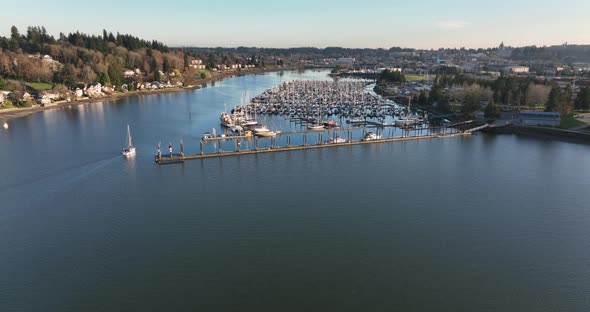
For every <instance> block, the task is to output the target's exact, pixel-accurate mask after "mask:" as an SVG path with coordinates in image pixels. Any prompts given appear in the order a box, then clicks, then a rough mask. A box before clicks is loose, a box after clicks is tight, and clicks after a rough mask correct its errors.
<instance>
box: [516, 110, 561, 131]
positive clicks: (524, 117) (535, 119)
mask: <svg viewBox="0 0 590 312" xmlns="http://www.w3.org/2000/svg"><path fill="white" fill-rule="evenodd" d="M518 119H519V121H520V124H521V125H523V126H553V127H557V126H559V124H560V123H561V116H560V113H559V112H541V111H520V112H519V113H518Z"/></svg>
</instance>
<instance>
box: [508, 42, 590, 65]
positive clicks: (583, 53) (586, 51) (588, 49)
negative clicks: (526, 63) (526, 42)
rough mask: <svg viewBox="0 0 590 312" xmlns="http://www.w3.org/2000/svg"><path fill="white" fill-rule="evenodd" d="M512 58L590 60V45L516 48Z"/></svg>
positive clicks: (568, 60) (565, 61) (566, 61)
mask: <svg viewBox="0 0 590 312" xmlns="http://www.w3.org/2000/svg"><path fill="white" fill-rule="evenodd" d="M512 58H513V59H517V60H530V59H534V60H546V61H562V62H564V63H572V62H590V45H561V46H550V47H537V46H528V47H522V48H516V49H514V50H513V51H512Z"/></svg>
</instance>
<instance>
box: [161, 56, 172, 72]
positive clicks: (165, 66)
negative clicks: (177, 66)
mask: <svg viewBox="0 0 590 312" xmlns="http://www.w3.org/2000/svg"><path fill="white" fill-rule="evenodd" d="M170 70H171V68H170V61H169V60H168V58H167V57H165V58H164V62H163V63H162V71H163V72H164V73H166V74H167V73H169V72H170Z"/></svg>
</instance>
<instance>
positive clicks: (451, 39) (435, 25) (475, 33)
mask: <svg viewBox="0 0 590 312" xmlns="http://www.w3.org/2000/svg"><path fill="white" fill-rule="evenodd" d="M589 12H590V1H589V0H559V1H557V0H553V1H549V0H537V1H532V0H512V1H507V0H496V1H489V0H488V1H479V0H471V1H467V0H447V1H432V0H422V1H412V0H405V1H398V0H389V1H385V0H372V1H361V0H357V1H348V0H341V1H334V0H315V1H311V0H298V1H292V2H281V1H277V0H274V1H269V0H261V1H257V0H251V1H237V0H209V1H200V0H196V1H187V0H180V1H176V0H169V1H153V0H144V1H113V0H101V1H63V0H52V1H20V2H16V1H10V2H9V3H8V4H4V5H2V10H0V34H1V35H4V36H7V35H9V31H10V26H11V25H16V26H17V27H18V28H19V29H20V30H21V31H24V30H25V29H26V27H27V26H28V25H39V26H45V27H46V28H47V30H48V31H49V32H50V33H52V34H54V35H56V36H57V35H58V34H59V32H64V33H68V32H72V31H76V30H80V31H82V32H85V33H94V34H101V33H102V29H107V30H109V31H113V32H117V31H118V32H121V33H130V34H134V35H137V36H139V37H142V38H145V39H157V40H159V41H162V42H164V43H166V44H168V45H171V46H226V47H233V46H262V47H299V46H315V47H326V46H342V47H369V48H378V47H382V48H389V47H392V46H402V47H412V48H428V49H430V48H439V47H491V46H497V45H498V44H499V43H500V42H501V41H504V42H506V43H507V44H509V45H513V46H523V45H533V44H535V45H539V46H542V45H552V44H561V43H563V42H566V41H567V42H569V43H579V44H581V43H586V44H590V18H588V14H589Z"/></svg>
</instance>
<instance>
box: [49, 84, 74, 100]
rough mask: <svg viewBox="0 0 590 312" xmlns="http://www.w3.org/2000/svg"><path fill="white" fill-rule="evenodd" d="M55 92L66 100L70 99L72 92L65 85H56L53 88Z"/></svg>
mask: <svg viewBox="0 0 590 312" xmlns="http://www.w3.org/2000/svg"><path fill="white" fill-rule="evenodd" d="M53 91H55V92H56V93H57V94H58V95H59V97H60V98H62V99H64V100H66V99H68V98H69V95H70V90H69V89H68V87H66V86H65V85H63V84H56V85H55V86H54V87H53Z"/></svg>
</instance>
